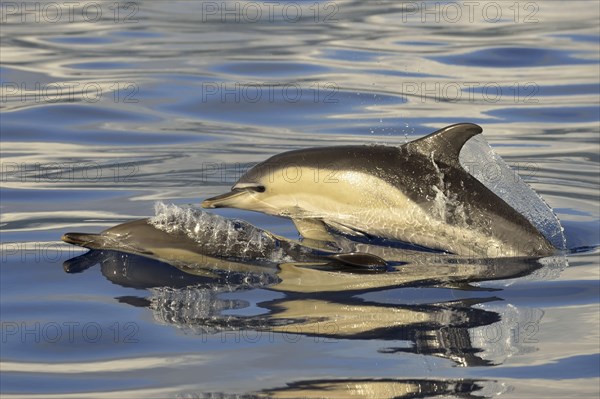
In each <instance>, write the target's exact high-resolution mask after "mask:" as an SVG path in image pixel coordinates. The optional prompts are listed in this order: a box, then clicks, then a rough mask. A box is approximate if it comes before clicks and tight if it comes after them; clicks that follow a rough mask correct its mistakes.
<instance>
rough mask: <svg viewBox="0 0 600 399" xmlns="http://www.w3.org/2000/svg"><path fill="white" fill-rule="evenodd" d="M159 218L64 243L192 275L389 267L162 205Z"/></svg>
mask: <svg viewBox="0 0 600 399" xmlns="http://www.w3.org/2000/svg"><path fill="white" fill-rule="evenodd" d="M157 211H158V213H159V214H158V215H157V216H155V217H153V218H150V219H140V220H134V221H131V222H126V223H122V224H119V225H116V226H114V227H111V228H109V229H106V230H104V231H102V232H101V233H99V234H89V233H66V234H64V235H63V236H62V240H63V241H64V242H67V243H69V244H74V245H78V246H81V247H85V248H89V249H92V250H113V251H119V252H125V253H130V254H134V255H141V256H144V257H147V258H151V259H156V260H160V261H163V262H167V263H169V264H171V265H173V266H176V267H177V268H179V269H180V270H183V271H185V272H187V273H190V274H195V275H201V276H207V277H210V276H213V275H214V273H213V272H214V271H215V270H220V271H223V270H227V271H237V272H254V273H256V272H267V273H273V272H274V271H275V269H276V267H275V266H276V265H278V264H280V263H283V262H293V261H302V262H321V263H330V262H333V263H336V264H343V265H345V266H350V267H362V268H364V267H366V268H368V269H376V268H378V267H385V266H386V265H387V264H386V262H385V261H384V260H383V259H382V258H381V257H379V256H377V255H375V254H369V253H366V252H353V250H352V249H350V250H348V251H347V252H345V253H335V252H331V251H325V250H318V249H315V248H309V247H306V246H303V245H301V244H300V243H298V242H295V241H291V240H287V239H285V238H284V237H278V236H275V235H273V234H271V233H270V232H268V231H266V230H263V229H259V228H257V227H255V226H253V225H251V224H249V223H246V222H244V221H241V220H232V219H227V218H224V217H221V216H218V215H211V214H209V213H207V212H204V211H201V210H195V209H185V208H180V207H177V206H175V205H171V206H166V205H164V204H160V205H158V207H157Z"/></svg>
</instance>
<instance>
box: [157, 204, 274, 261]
mask: <svg viewBox="0 0 600 399" xmlns="http://www.w3.org/2000/svg"><path fill="white" fill-rule="evenodd" d="M154 212H155V216H154V217H152V218H150V219H149V220H148V222H149V223H150V224H151V225H153V226H154V227H156V228H157V229H159V230H162V231H165V232H167V233H183V234H185V235H187V236H188V237H190V238H191V239H193V240H194V241H196V242H197V243H198V245H199V247H201V248H202V249H203V250H204V251H206V252H207V254H218V255H220V256H222V257H232V258H242V259H243V258H251V259H265V260H271V261H278V260H281V258H282V257H283V254H282V251H281V250H280V248H279V247H280V243H279V240H277V239H276V238H275V237H274V236H272V235H271V234H269V233H267V232H266V231H264V230H261V229H259V228H257V227H255V226H253V225H251V224H250V223H247V222H244V221H243V220H237V219H227V218H225V217H222V216H219V215H215V214H212V213H209V212H205V211H203V210H201V209H195V208H191V207H185V208H184V207H180V206H177V205H175V204H164V203H162V202H157V203H155V204H154Z"/></svg>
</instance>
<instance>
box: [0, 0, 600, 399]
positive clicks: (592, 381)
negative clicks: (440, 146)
mask: <svg viewBox="0 0 600 399" xmlns="http://www.w3.org/2000/svg"><path fill="white" fill-rule="evenodd" d="M467 3H468V2H467ZM69 7H71V6H66V5H64V4H63V3H56V2H25V3H22V2H2V4H1V9H0V11H1V14H0V18H1V21H0V22H2V29H1V32H0V35H1V38H2V45H1V62H2V66H1V69H0V72H1V85H2V92H1V93H0V94H1V96H2V97H1V102H0V106H1V107H2V116H1V119H0V123H1V132H2V148H1V151H2V192H1V193H2V239H1V240H2V267H1V269H0V270H1V277H2V278H1V298H2V305H1V306H2V312H1V318H2V342H1V345H2V354H1V355H2V363H1V371H2V374H1V384H0V385H1V389H2V393H3V395H5V396H6V397H23V398H25V397H27V398H32V397H42V396H43V397H61V398H64V397H115V398H117V397H118V398H121V397H144V398H148V397H156V398H165V397H209V396H210V395H216V394H217V393H223V394H225V395H230V396H232V397H235V396H236V395H240V396H241V395H244V394H247V395H248V396H250V395H257V396H273V397H348V396H350V395H355V396H364V397H410V398H413V397H432V396H436V395H437V396H440V397H495V396H496V395H498V394H500V395H501V397H507V398H511V397H515V398H540V397H545V398H549V397H556V398H564V397H568V396H574V397H597V395H598V394H599V392H598V391H599V390H598V386H599V382H600V381H599V366H598V365H599V357H598V352H599V351H598V342H599V328H600V327H599V326H600V321H599V316H598V314H599V312H598V299H599V297H598V295H599V294H598V288H599V286H598V244H599V242H600V239H599V231H598V230H599V227H598V226H599V225H598V220H599V214H600V212H599V207H598V185H599V178H598V176H599V159H598V158H599V157H598V154H599V141H598V140H599V137H600V136H599V129H598V125H599V121H600V115H599V108H598V103H599V84H600V77H599V72H598V54H599V23H598V18H597V17H598V14H599V5H598V3H597V2H596V1H573V2H558V1H546V2H504V1H502V2H476V3H470V5H469V4H466V3H463V2H429V3H427V4H422V3H421V2H387V1H379V2H352V1H340V2H305V1H298V2H280V3H274V4H272V3H266V2H241V1H240V2H226V3H225V2H208V1H205V2H189V1H171V2H166V1H148V2H144V3H142V2H130V3H126V2H121V3H119V2H117V3H115V2H100V1H98V2H91V1H80V2H78V3H77V4H76V5H75V6H73V8H69ZM462 121H469V122H474V123H478V124H480V125H482V126H483V128H484V135H485V137H486V139H487V140H488V141H489V142H490V143H491V144H492V146H493V147H495V149H496V151H497V152H498V153H499V154H500V155H501V156H502V157H503V158H504V159H505V160H506V161H507V162H508V163H509V164H510V165H512V166H513V167H514V168H515V169H516V170H517V171H518V172H519V173H520V175H521V176H522V177H523V178H524V179H525V180H526V181H527V182H528V183H530V184H531V185H532V186H533V187H534V188H535V189H536V190H537V191H538V192H539V193H540V194H541V195H542V196H543V197H544V199H545V200H546V201H547V202H548V203H549V204H550V206H552V207H553V208H554V210H555V211H556V212H557V214H558V216H559V218H560V219H561V221H562V224H563V226H564V228H565V234H566V238H567V245H568V247H569V248H570V249H571V250H572V251H571V252H572V253H571V254H570V255H569V256H568V263H569V267H568V268H566V269H565V270H562V271H560V268H559V269H556V268H552V267H548V266H544V267H543V268H542V269H539V267H540V265H539V264H526V263H523V264H512V263H510V264H507V265H502V264H500V265H495V267H496V269H493V270H494V271H493V273H490V270H489V269H486V270H482V269H481V268H480V267H477V266H476V265H456V266H455V267H454V268H448V267H447V266H445V267H447V268H446V269H440V267H439V266H438V267H437V268H435V267H434V266H433V265H431V266H429V267H424V266H419V267H414V268H410V267H404V268H401V269H400V270H399V271H400V272H401V273H396V274H394V276H395V277H394V279H393V280H391V279H390V278H387V276H386V274H363V275H357V274H354V273H347V272H327V271H323V270H312V271H311V270H308V269H306V270H305V269H302V268H298V267H296V266H294V265H282V267H281V269H280V270H279V271H277V273H275V275H273V273H265V274H264V275H256V276H254V277H252V278H248V276H246V277H244V276H241V277H240V276H236V275H235V274H233V275H219V276H214V275H213V276H201V275H197V276H194V277H193V278H192V277H189V276H188V275H186V274H184V273H182V272H180V271H178V270H176V269H174V268H172V267H169V266H166V265H165V264H162V263H160V262H150V261H147V260H144V259H143V258H139V257H135V256H133V255H127V256H125V255H122V254H118V253H104V254H103V255H102V257H100V258H94V257H93V255H88V256H87V258H79V260H78V261H69V259H71V258H73V257H75V256H77V255H80V254H82V253H83V252H84V251H81V250H79V249H76V248H75V247H71V246H67V245H65V244H62V243H60V236H61V234H63V233H64V232H66V231H73V230H80V231H89V232H98V231H100V230H103V229H105V228H107V227H110V226H112V225H114V224H117V223H120V222H123V221H127V220H131V219H135V218H142V217H147V216H151V215H153V204H154V202H155V201H157V200H162V201H165V202H174V203H179V204H196V205H197V204H199V203H200V201H201V200H202V199H204V198H207V197H210V196H213V195H216V194H220V193H222V192H224V191H226V190H228V188H229V187H230V186H231V184H232V183H233V182H234V181H235V180H236V179H237V178H238V177H239V176H240V175H241V173H243V171H244V170H246V168H247V167H248V166H249V165H252V164H254V163H256V162H259V161H262V160H264V159H265V158H267V157H269V156H271V155H273V154H276V153H278V152H281V151H285V150H290V149H296V148H303V147H307V146H323V145H338V144H348V143H386V144H390V145H397V144H402V143H404V142H405V141H407V140H412V139H414V138H416V137H419V136H421V135H423V134H425V133H429V132H431V131H433V130H436V129H437V128H440V127H442V126H444V125H448V124H451V123H455V122H462ZM217 213H219V214H221V215H224V216H227V217H238V218H241V219H244V220H247V221H249V222H251V223H253V224H255V225H258V226H261V227H262V228H266V229H268V230H270V231H272V232H274V233H276V234H279V235H282V236H285V237H288V238H296V233H295V229H294V227H293V225H292V224H291V223H290V222H289V221H287V220H284V219H279V218H274V217H267V216H263V215H260V214H255V213H246V212H242V211H235V210H222V211H221V210H218V212H217ZM64 262H66V263H65V264H64V265H63V263H64ZM540 270H541V271H542V272H540ZM548 270H551V271H552V272H549V273H546V272H547V271H548ZM557 270H558V271H557ZM65 271H67V272H69V273H66V272H65ZM74 272H81V273H74ZM492 274H493V275H492ZM432 275H434V276H438V277H439V276H443V278H442V277H440V278H439V279H438V280H436V279H434V280H435V281H433V282H432V281H431V280H428V279H430V278H431V276H432ZM457 276H458V277H457ZM497 278H504V279H510V280H507V281H508V282H509V283H507V282H503V281H502V280H500V281H487V280H496V279H497ZM453 279H454V280H456V284H454V285H453V286H452V287H449V286H448V284H446V285H445V286H442V287H440V286H438V285H439V283H440V282H445V283H448V281H453ZM465 281H466V282H469V281H479V283H478V287H479V288H480V289H476V290H474V289H472V288H469V287H468V286H466V285H465V284H463V283H464V282H465ZM482 281H483V282H482ZM190 284H194V288H190V287H187V286H188V285H190ZM274 284H275V285H274ZM186 287H187V288H186ZM300 287H301V288H303V290H302V289H300ZM482 288H483V289H482ZM492 288H493V289H494V290H493V291H492V290H490V289H492ZM468 395H471V396H468Z"/></svg>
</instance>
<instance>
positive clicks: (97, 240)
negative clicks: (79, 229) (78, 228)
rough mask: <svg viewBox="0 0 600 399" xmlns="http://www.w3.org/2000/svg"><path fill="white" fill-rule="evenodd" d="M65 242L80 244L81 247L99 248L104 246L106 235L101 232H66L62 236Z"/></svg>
mask: <svg viewBox="0 0 600 399" xmlns="http://www.w3.org/2000/svg"><path fill="white" fill-rule="evenodd" d="M60 239H61V240H63V241H64V242H66V243H68V244H73V245H79V246H80V247H85V248H91V249H99V248H102V247H103V245H102V243H103V242H104V237H102V235H100V234H88V233H66V234H64V235H63V236H62V237H61V238H60Z"/></svg>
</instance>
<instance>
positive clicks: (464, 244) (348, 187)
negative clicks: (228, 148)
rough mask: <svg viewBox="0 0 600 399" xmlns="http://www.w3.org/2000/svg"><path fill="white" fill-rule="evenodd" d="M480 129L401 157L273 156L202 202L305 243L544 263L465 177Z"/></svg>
mask: <svg viewBox="0 0 600 399" xmlns="http://www.w3.org/2000/svg"><path fill="white" fill-rule="evenodd" d="M481 132H482V128H481V127H480V126H478V125H475V124H472V123H459V124H455V125H451V126H447V127H445V128H443V129H440V130H438V131H436V132H434V133H431V134H429V135H427V136H425V137H423V138H421V139H418V140H415V141H412V142H409V143H407V144H404V145H402V146H400V147H393V146H383V145H351V146H336V147H319V148H307V149H302V150H295V151H289V152H285V153H282V154H278V155H275V156H273V157H271V158H269V159H267V160H266V161H264V162H261V163H259V164H257V165H256V166H254V167H253V168H251V169H250V170H248V171H247V172H246V173H245V174H244V175H243V176H242V177H241V178H240V179H239V180H238V181H237V182H236V183H235V184H234V185H233V187H232V188H231V191H230V192H228V193H225V194H222V195H218V196H216V197H212V198H209V199H206V200H204V201H203V202H202V207H204V208H221V207H231V208H238V209H245V210H250V211H258V212H263V213H267V214H270V215H276V216H283V217H288V218H291V219H292V221H293V222H294V224H295V226H296V228H297V229H298V232H299V233H300V235H302V236H303V237H304V239H308V240H316V241H325V242H332V241H335V240H334V239H333V238H332V235H331V233H332V232H336V233H341V234H343V235H347V236H354V237H365V238H373V237H376V238H380V239H388V240H393V241H401V242H405V243H409V244H413V245H417V246H422V247H426V248H431V249H437V250H441V251H444V252H447V253H451V254H455V255H459V256H467V257H476V258H481V257H487V258H493V257H518V256H546V255H551V254H553V253H555V252H556V248H555V247H553V245H552V244H551V243H550V242H549V241H548V239H546V238H545V237H544V235H542V234H541V232H540V231H539V230H538V229H536V227H535V226H534V225H533V224H532V223H531V222H530V221H529V220H528V219H527V218H526V217H525V216H523V215H522V214H520V213H519V212H518V211H516V210H515V209H514V208H513V207H511V206H510V205H508V204H507V203H506V202H505V201H504V200H502V199H501V198H500V197H498V196H497V195H496V194H495V193H494V192H492V191H491V190H490V189H488V188H487V187H486V186H485V185H484V184H482V183H481V182H480V181H479V180H477V179H476V178H475V177H474V176H472V175H471V174H470V173H468V171H467V170H465V168H463V167H462V166H461V164H460V162H459V154H460V151H461V149H462V147H463V145H464V144H465V143H466V142H467V141H468V140H469V139H470V138H472V137H473V136H475V135H478V134H480V133H481Z"/></svg>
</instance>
